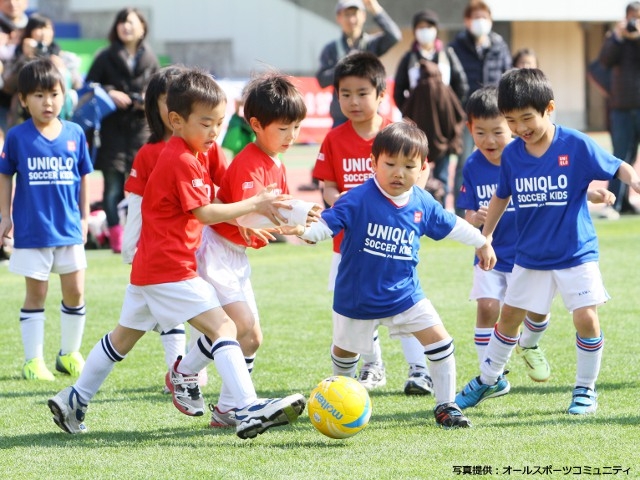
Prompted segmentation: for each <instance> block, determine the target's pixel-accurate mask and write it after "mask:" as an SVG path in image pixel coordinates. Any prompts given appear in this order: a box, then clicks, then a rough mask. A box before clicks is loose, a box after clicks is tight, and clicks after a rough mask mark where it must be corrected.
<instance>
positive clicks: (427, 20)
mask: <svg viewBox="0 0 640 480" xmlns="http://www.w3.org/2000/svg"><path fill="white" fill-rule="evenodd" d="M438 22H439V18H438V15H437V14H436V13H435V12H434V11H432V10H423V11H420V12H418V13H416V14H415V15H414V16H413V22H412V25H413V34H414V37H415V41H414V42H413V45H412V46H411V49H410V50H409V51H408V52H407V53H406V54H405V55H404V56H403V57H402V59H401V60H400V63H399V65H398V68H397V70H396V78H395V87H394V90H393V99H394V100H395V103H396V106H397V107H398V108H399V109H400V111H401V112H402V114H403V116H405V117H408V118H410V119H411V120H413V121H414V122H416V123H417V125H418V127H420V129H421V130H422V131H424V132H425V133H426V134H427V138H428V140H429V163H432V164H433V165H432V169H431V175H432V177H433V179H435V180H436V181H437V185H436V186H434V187H435V188H432V187H430V183H428V184H427V190H429V191H431V193H432V194H434V193H436V192H439V196H440V197H441V198H437V199H438V200H439V201H440V202H441V203H442V204H443V205H444V204H445V199H446V196H447V194H448V193H449V157H450V154H451V153H456V154H459V153H461V149H462V136H461V135H462V129H463V125H464V112H463V110H462V104H461V102H462V101H463V100H464V99H465V98H466V96H467V92H468V91H469V84H468V83H467V76H466V74H465V73H464V69H463V68H462V65H461V64H460V60H458V56H457V55H456V54H455V52H454V51H453V49H452V48H450V47H445V45H444V44H443V43H442V41H441V40H440V39H439V38H438ZM449 87H450V88H449ZM440 184H441V185H440ZM432 190H433V191H432ZM434 196H435V195H434Z"/></svg>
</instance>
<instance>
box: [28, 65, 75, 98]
mask: <svg viewBox="0 0 640 480" xmlns="http://www.w3.org/2000/svg"><path fill="white" fill-rule="evenodd" d="M57 86H60V90H61V91H62V93H64V78H63V77H62V74H61V73H60V70H58V68H57V67H56V66H55V65H54V64H53V62H52V61H51V60H50V59H49V58H46V57H43V58H38V59H36V60H32V61H30V62H27V63H25V64H24V66H23V67H22V68H21V69H20V73H18V94H19V95H20V96H21V97H22V98H24V97H26V96H27V95H29V94H30V93H33V92H35V91H36V90H44V91H51V90H53V89H54V88H56V87H57Z"/></svg>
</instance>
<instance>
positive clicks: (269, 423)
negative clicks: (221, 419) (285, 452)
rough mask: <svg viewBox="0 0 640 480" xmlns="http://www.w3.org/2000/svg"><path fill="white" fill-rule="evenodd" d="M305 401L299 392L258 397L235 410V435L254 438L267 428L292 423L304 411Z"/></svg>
mask: <svg viewBox="0 0 640 480" xmlns="http://www.w3.org/2000/svg"><path fill="white" fill-rule="evenodd" d="M305 403H306V402H305V398H304V397H303V396H302V395H300V394H299V393H296V394H294V395H289V396H288V397H285V398H259V399H257V400H256V401H255V402H253V403H252V404H250V405H248V406H246V407H244V408H240V409H238V410H236V412H235V417H236V422H237V426H236V435H238V437H240V438H242V439H246V438H254V437H256V436H257V435H260V434H261V433H264V432H265V431H266V430H268V429H269V428H272V427H277V426H280V425H287V424H289V423H293V422H295V421H296V419H297V418H298V416H299V415H300V414H301V413H302V412H303V411H304V406H305Z"/></svg>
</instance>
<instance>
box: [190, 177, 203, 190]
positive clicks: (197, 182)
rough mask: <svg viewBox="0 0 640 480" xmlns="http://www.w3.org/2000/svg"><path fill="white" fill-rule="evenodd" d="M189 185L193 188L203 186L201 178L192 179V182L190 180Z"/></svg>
mask: <svg viewBox="0 0 640 480" xmlns="http://www.w3.org/2000/svg"><path fill="white" fill-rule="evenodd" d="M191 185H193V188H199V187H202V186H203V185H204V182H203V181H202V179H201V178H194V179H193V180H191Z"/></svg>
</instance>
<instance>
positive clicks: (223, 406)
mask: <svg viewBox="0 0 640 480" xmlns="http://www.w3.org/2000/svg"><path fill="white" fill-rule="evenodd" d="M255 359H256V356H255V355H253V356H251V357H244V362H245V364H246V366H247V371H248V372H249V375H251V373H252V372H253V363H254V362H255ZM216 405H217V407H218V410H220V411H221V412H228V411H229V410H231V409H232V408H236V407H237V405H236V404H235V403H234V398H233V394H232V392H231V390H230V389H229V387H227V384H226V383H224V382H222V385H221V386H220V396H219V397H218V403H217V404H216Z"/></svg>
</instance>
